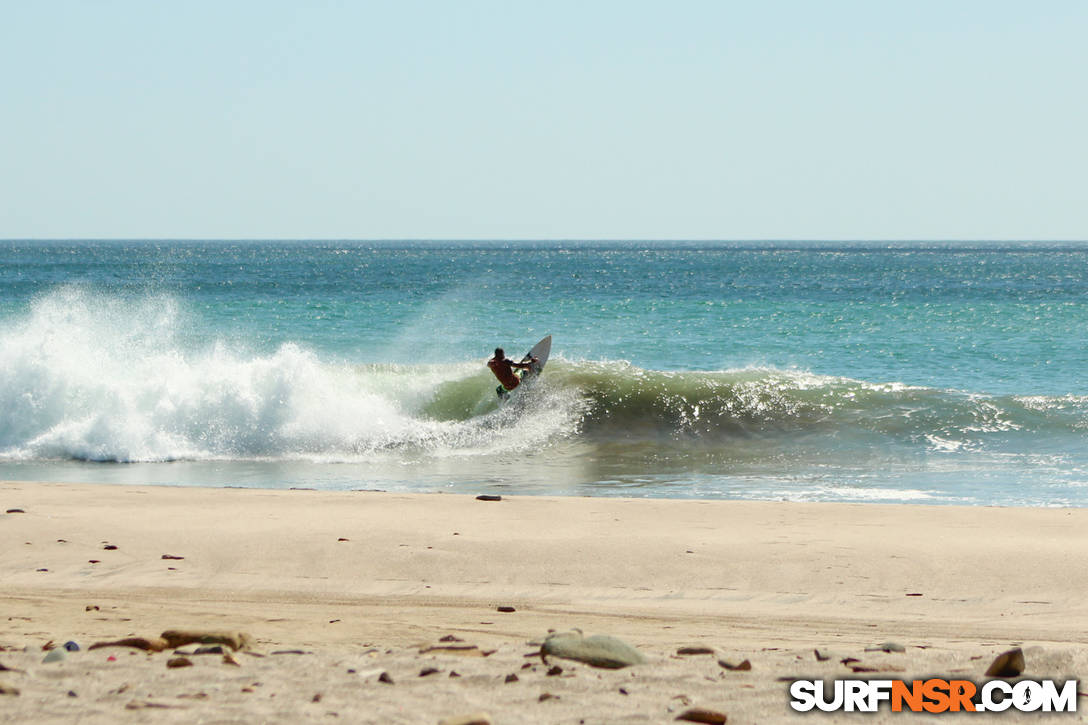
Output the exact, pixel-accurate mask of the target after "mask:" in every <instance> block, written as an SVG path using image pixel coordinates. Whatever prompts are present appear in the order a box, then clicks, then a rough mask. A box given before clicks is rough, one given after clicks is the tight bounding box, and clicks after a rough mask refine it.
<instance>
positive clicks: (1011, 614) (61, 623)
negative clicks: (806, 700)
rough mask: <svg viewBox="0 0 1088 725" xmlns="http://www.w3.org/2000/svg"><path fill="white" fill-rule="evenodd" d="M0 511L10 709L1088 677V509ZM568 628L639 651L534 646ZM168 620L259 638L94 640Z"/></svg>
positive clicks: (311, 495) (430, 711) (757, 694)
mask: <svg viewBox="0 0 1088 725" xmlns="http://www.w3.org/2000/svg"><path fill="white" fill-rule="evenodd" d="M0 510H2V511H5V512H6V513H3V514H0V581H3V583H4V585H3V589H2V590H0V612H2V614H3V617H4V620H3V621H4V629H3V632H2V633H0V665H3V667H4V668H6V671H0V683H2V684H3V686H4V688H5V689H7V690H9V691H12V692H13V694H11V695H4V696H0V722H75V721H78V722H87V723H98V722H102V723H107V722H221V723H228V722H300V721H305V722H311V721H313V722H316V721H321V722H368V723H369V722H373V723H401V722H403V723H439V722H440V721H443V720H449V721H456V718H459V717H462V716H468V715H472V714H473V713H486V714H487V716H488V718H487V719H488V720H489V721H490V722H494V723H582V722H584V723H620V722H670V721H674V720H675V719H676V718H677V717H678V716H680V715H681V714H682V713H684V712H686V711H689V710H691V709H692V708H703V709H706V710H709V711H713V712H717V713H722V714H725V715H727V716H728V722H730V723H749V722H750V723H757V722H777V721H789V720H792V719H796V720H798V721H800V720H801V719H812V718H815V719H817V720H823V721H829V722H830V721H840V720H847V719H852V718H857V717H864V718H867V719H868V721H878V722H883V721H885V720H887V721H894V720H897V719H901V718H904V717H906V718H912V717H913V719H915V720H918V719H919V718H921V719H923V720H924V719H925V718H926V717H932V718H933V719H937V718H938V717H940V716H912V715H906V714H898V713H891V712H887V711H882V712H881V713H879V714H877V715H846V714H841V713H840V714H807V715H802V714H798V713H794V712H793V711H792V710H791V709H790V707H789V704H788V700H789V697H788V682H786V681H785V679H796V678H811V679H819V678H829V679H830V678H848V677H866V678H868V677H878V678H885V679H910V678H919V677H923V676H929V675H940V676H946V677H951V676H956V677H959V678H963V679H970V680H974V681H983V680H985V679H986V678H984V677H983V672H984V671H985V670H986V668H987V667H988V666H989V664H990V663H991V661H992V660H993V658H994V657H995V656H996V655H997V654H999V653H1001V652H1003V651H1006V650H1009V649H1011V648H1013V647H1021V648H1022V649H1023V651H1024V657H1025V662H1026V669H1025V671H1024V677H1028V678H1033V679H1037V678H1043V677H1056V678H1060V679H1066V678H1073V677H1080V676H1081V675H1082V674H1084V673H1086V672H1088V607H1086V606H1085V605H1084V599H1083V575H1082V573H1081V572H1082V570H1083V568H1084V562H1085V558H1086V555H1088V511H1085V510H1082V509H1033V508H1017V509H1011V508H987V507H972V508H967V507H931V506H915V505H878V504H861V505H847V504H799V503H764V502H743V501H714V502H711V501H694V500H692V501H688V500H642V499H611V498H609V499H603V498H538V497H509V498H507V497H504V498H503V500H501V501H481V500H477V499H475V498H474V497H472V496H459V495H444V494H429V495H403V494H393V493H381V492H317V491H307V490H290V491H269V490H246V489H203V488H170V487H135V486H109V485H68V484H41V483H21V482H5V483H2V484H0ZM572 628H578V629H580V630H582V631H583V632H584V633H585V634H586V635H597V634H602V635H609V636H612V637H615V638H619V639H621V640H623V641H624V642H626V643H628V644H630V645H632V646H633V647H635V648H637V649H638V650H639V651H640V652H641V653H642V654H643V655H644V656H645V658H646V659H647V662H646V663H645V664H639V665H635V666H633V667H629V668H625V669H617V670H612V669H601V668H596V667H591V666H589V665H587V664H583V663H580V662H575V661H571V660H567V659H557V658H554V657H552V658H548V661H547V662H546V663H545V662H543V661H542V659H541V657H540V656H539V651H540V644H541V642H542V640H543V638H544V637H545V636H546V635H547V634H548V633H549V631H552V630H554V631H566V630H570V629H572ZM178 629H188V630H201V631H213V630H214V631H226V632H243V633H245V634H246V635H247V636H248V638H249V640H250V642H249V645H248V646H247V647H246V648H245V649H244V650H241V651H238V652H234V651H233V650H232V648H230V647H227V648H226V649H225V650H224V652H218V651H217V652H215V653H213V654H195V653H194V652H195V649H194V646H198V645H190V646H189V647H180V648H177V647H171V648H167V649H166V650H164V651H158V652H147V651H144V650H141V649H136V648H133V647H122V646H117V647H104V648H98V649H89V647H90V646H91V645H93V644H94V643H96V642H107V641H111V640H117V639H120V638H125V637H143V638H148V639H154V638H156V637H158V636H159V634H160V633H162V632H163V631H166V630H178ZM68 641H72V642H75V643H77V644H78V645H79V647H80V649H79V651H72V652H65V654H64V655H63V656H61V655H60V654H59V653H58V654H56V655H54V657H55V658H57V659H56V660H55V661H52V662H43V659H45V658H46V657H47V656H48V655H49V654H50V652H52V651H54V649H55V648H56V647H59V646H62V645H63V644H64V643H65V642H68ZM884 643H895V644H899V645H902V647H903V649H904V650H905V651H903V652H898V651H891V652H885V651H880V650H877V649H874V648H875V647H877V646H878V645H881V644H884ZM51 647H52V648H54V649H48V648H51ZM43 648H45V649H43ZM436 648H437V649H436ZM684 648H694V651H696V652H698V651H700V650H708V651H709V652H708V653H706V654H681V652H683V651H688V650H685V649H684ZM175 649H180V650H181V651H182V653H187V654H180V655H179V654H176V653H175V651H174V650H175ZM817 649H819V650H821V652H822V653H829V654H830V656H829V657H828V658H827V659H825V660H822V661H819V660H817V657H816V656H815V653H814V650H817ZM179 656H184V657H186V658H187V659H188V660H189V661H190V662H192V666H187V667H168V666H167V662H168V661H171V660H173V659H175V658H177V657H179ZM230 660H234V661H233V662H231V661H230ZM744 660H748V662H749V663H750V669H730V668H729V667H727V665H730V666H733V665H739V664H741V663H742V662H743V661H744ZM844 661H845V662H844ZM859 667H861V668H864V669H862V670H860V671H861V672H862V673H864V674H855V669H854V668H859ZM556 668H558V671H557V669H556ZM16 690H17V691H18V694H14V691H16ZM1080 702H1081V703H1083V702H1084V699H1083V698H1081V699H1080ZM961 717H965V716H961ZM1039 717H1041V715H1039V714H1034V715H1020V714H1016V713H1014V712H1006V713H1003V714H1000V715H997V714H986V715H976V716H975V720H978V721H986V720H988V719H992V720H993V721H995V722H996V721H1001V722H1015V721H1018V720H1025V721H1026V720H1028V719H1031V720H1032V721H1035V720H1038V719H1039ZM1042 717H1045V716H1042ZM1051 717H1054V718H1061V719H1062V720H1063V721H1065V722H1070V721H1075V720H1077V719H1078V718H1081V717H1082V715H1081V714H1079V713H1078V714H1077V715H1069V714H1061V715H1053V716H1051ZM467 721H471V719H470V720H466V722H467ZM481 721H482V720H481Z"/></svg>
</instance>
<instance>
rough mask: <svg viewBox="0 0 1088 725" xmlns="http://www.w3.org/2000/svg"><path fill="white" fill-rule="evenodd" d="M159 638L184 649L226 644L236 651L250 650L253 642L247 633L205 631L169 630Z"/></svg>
mask: <svg viewBox="0 0 1088 725" xmlns="http://www.w3.org/2000/svg"><path fill="white" fill-rule="evenodd" d="M159 636H160V637H162V638H163V639H165V640H166V644H167V646H168V647H184V646H185V645H187V644H225V645H227V646H228V647H230V648H231V649H232V650H235V651H238V650H247V649H249V648H250V645H251V643H252V641H253V640H252V638H251V637H250V636H249V635H248V634H246V633H245V632H223V631H213V630H203V629H196V630H186V629H168V630H166V631H165V632H163V633H162V634H161V635H159Z"/></svg>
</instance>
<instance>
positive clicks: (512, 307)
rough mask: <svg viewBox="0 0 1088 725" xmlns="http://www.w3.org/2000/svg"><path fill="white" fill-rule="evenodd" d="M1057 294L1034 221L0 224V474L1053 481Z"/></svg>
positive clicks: (1012, 487)
mask: <svg viewBox="0 0 1088 725" xmlns="http://www.w3.org/2000/svg"><path fill="white" fill-rule="evenodd" d="M1086 293H1088V245H1077V244H1067V245H1059V244H1046V243H1038V242H1035V243H1007V244H1000V245H998V244H992V243H988V244H977V245H972V244H969V243H963V242H959V243H954V244H951V243H950V244H932V243H930V244H908V243H901V244H878V243H850V244H844V243H829V242H810V243H795V242H791V243H758V244H757V243H751V244H745V243H695V242H692V243H676V242H670V243H664V242H660V243H647V242H614V243H589V242H581V243H573V242H569V243H561V242H551V243H543V242H542V243H524V242H518V243H513V242H512V243H497V242H488V243H468V242H458V243H452V242H386V243H377V242H296V243H287V242H245V243H240V242H154V241H148V242H96V241H80V242H22V241H6V242H0V477H2V478H21V479H35V480H71V481H131V482H145V481H151V482H157V483H168V484H178V485H242V486H260V487H287V486H304V487H313V488H337V489H343V488H381V489H386V490H419V491H435V490H451V491H459V492H473V491H487V492H499V493H502V492H506V493H548V494H572V495H582V494H591V495H626V496H664V497H704V498H760V499H791V500H834V501H912V502H923V503H969V504H1000V505H1033V506H1046V505H1076V506H1081V505H1086V504H1088V445H1086V436H1085V433H1086V429H1088V390H1086V383H1085V381H1086V380H1088V352H1086V350H1085V335H1084V332H1083V331H1084V330H1085V329H1086V323H1088V294H1086ZM546 334H551V335H553V338H554V343H553V357H552V360H551V361H550V362H549V364H548V367H547V369H546V371H545V374H544V375H543V376H542V377H541V378H540V380H539V381H538V384H537V385H536V386H534V387H533V388H532V389H528V390H523V391H519V393H518V394H517V395H516V396H515V399H514V401H513V402H512V403H511V404H509V405H504V406H501V407H500V406H499V405H498V404H497V401H496V400H495V399H494V393H493V389H494V383H493V380H492V378H491V377H490V373H489V372H488V371H487V370H486V368H485V367H484V361H485V360H486V358H487V357H488V356H489V354H490V352H491V350H492V349H493V348H494V347H496V346H502V347H504V348H506V350H507V352H508V354H510V355H511V356H518V355H520V354H521V353H522V352H524V350H527V349H528V348H529V347H531V346H532V345H533V344H534V343H535V342H536V341H537V340H538V339H540V338H541V337H543V336H544V335H546Z"/></svg>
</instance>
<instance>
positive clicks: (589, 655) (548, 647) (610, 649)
mask: <svg viewBox="0 0 1088 725" xmlns="http://www.w3.org/2000/svg"><path fill="white" fill-rule="evenodd" d="M548 655H551V656H554V657H562V658H563V659H567V660H575V661H577V662H584V663H586V664H587V665H590V666H592V667H603V668H606V669H612V670H618V669H621V668H623V667H630V666H631V665H640V664H644V663H645V662H646V658H645V657H644V656H643V655H642V653H641V652H639V651H638V650H637V649H635V648H634V647H632V646H631V645H629V644H627V643H626V642H624V641H622V640H619V639H616V638H615V637H610V636H608V635H606V634H597V635H593V636H592V637H584V636H583V635H582V633H581V632H580V631H578V630H573V631H570V632H562V633H557V634H549V635H548V636H547V637H546V638H545V639H544V644H542V645H541V646H540V657H541V659H543V660H545V664H547V661H546V657H547V656H548Z"/></svg>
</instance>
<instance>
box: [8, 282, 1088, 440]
mask: <svg viewBox="0 0 1088 725" xmlns="http://www.w3.org/2000/svg"><path fill="white" fill-rule="evenodd" d="M493 389H494V381H493V379H492V378H491V376H490V373H488V372H487V371H486V369H485V368H484V367H483V365H482V361H466V362H461V363H455V364H452V365H447V366H418V365H416V366H414V365H399V364H388V365H358V364H352V363H351V362H350V361H342V360H333V359H324V358H322V357H321V356H319V355H318V354H317V353H315V352H313V351H311V350H308V349H307V348H306V347H304V346H302V345H299V344H286V345H283V346H281V347H280V348H278V349H277V350H275V351H273V352H269V353H255V352H252V351H248V350H246V349H245V347H244V346H243V345H240V344H236V343H232V342H228V341H225V340H222V339H212V340H208V339H205V337H204V336H202V334H201V328H200V325H199V324H198V323H194V321H193V320H192V319H190V317H189V315H188V313H187V312H186V310H185V309H184V308H183V307H182V306H181V305H179V304H178V303H177V301H176V300H174V299H173V298H171V297H169V296H144V297H139V298H132V299H129V298H121V297H117V296H102V295H96V294H94V293H92V292H88V291H85V290H81V289H79V288H63V289H60V290H56V291H54V292H52V293H50V294H48V295H45V296H43V297H40V298H39V299H37V300H36V301H35V302H34V303H33V305H32V306H31V308H30V310H29V311H28V312H27V313H26V314H25V315H24V316H22V317H18V318H7V319H4V320H2V321H0V459H6V460H57V459H70V460H71V459H74V460H86V461H121V462H129V461H170V460H216V459H225V460H247V459H274V460H279V459H299V460H317V461H365V460H373V459H378V458H381V459H385V460H398V459H419V458H421V457H428V456H474V455H505V454H509V453H512V452H518V451H539V450H542V449H547V448H548V447H549V446H553V445H557V444H559V443H561V442H571V441H573V442H576V443H584V444H588V445H604V444H609V443H614V442H620V443H635V444H638V445H643V446H647V447H653V446H661V445H665V446H668V447H670V448H675V447H676V446H681V447H682V446H685V445H695V446H700V447H703V448H705V447H711V448H712V447H714V446H716V445H730V446H736V445H740V444H743V443H744V442H746V441H748V442H750V441H753V440H759V441H761V442H763V443H764V444H766V443H767V442H770V443H771V444H777V443H781V444H786V443H787V442H789V441H797V440H801V439H806V440H807V439H813V438H817V439H819V440H820V441H822V443H821V445H825V446H841V447H844V448H849V447H850V446H860V445H883V444H892V445H901V446H907V447H911V448H914V449H917V450H923V451H927V452H933V453H941V452H948V451H959V450H971V449H980V448H983V447H986V446H987V445H990V443H991V442H993V441H1000V444H1001V445H1002V446H1006V447H1007V446H1008V445H1009V444H1010V441H1014V442H1015V441H1022V442H1023V443H1024V446H1025V447H1030V446H1032V445H1036V444H1038V442H1039V441H1040V440H1045V439H1046V437H1047V436H1049V435H1056V436H1064V435H1082V434H1083V432H1084V430H1085V429H1086V428H1088V399H1086V398H1082V397H1076V396H1064V397H1039V396H986V395H981V394H975V393H968V392H962V391H948V390H936V389H932V388H920V387H911V386H908V385H903V384H900V383H879V382H866V381H859V380H852V379H847V378H837V377H829V376H820V375H814V374H810V373H806V372H798V371H782V370H774V369H766V368H751V369H743V370H731V371H719V372H690V371H686V372H676V371H674V372H669V371H653V370H644V369H640V368H638V367H635V366H633V365H630V364H629V363H626V362H617V361H570V360H564V359H562V358H561V357H558V358H554V359H553V361H552V362H550V363H549V365H548V369H547V373H546V374H545V375H544V376H543V377H542V378H541V379H540V380H539V381H538V382H537V384H536V385H535V386H534V387H532V388H530V389H526V390H523V391H519V392H518V394H517V395H516V396H515V398H514V402H513V403H512V404H508V405H504V406H499V405H498V404H497V402H496V400H495V398H494V392H493ZM772 447H773V446H772ZM1014 447H1015V444H1014Z"/></svg>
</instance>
